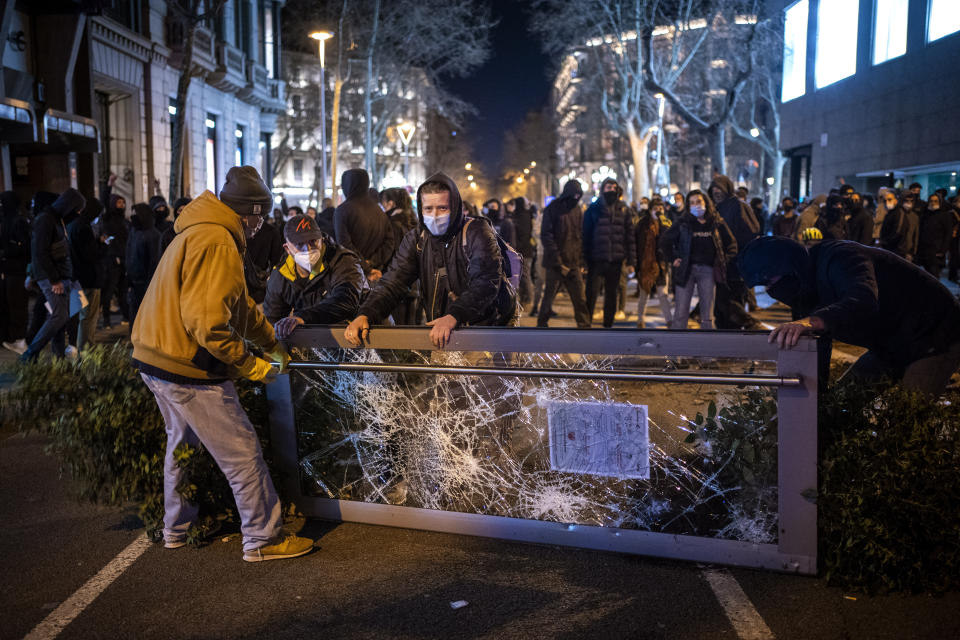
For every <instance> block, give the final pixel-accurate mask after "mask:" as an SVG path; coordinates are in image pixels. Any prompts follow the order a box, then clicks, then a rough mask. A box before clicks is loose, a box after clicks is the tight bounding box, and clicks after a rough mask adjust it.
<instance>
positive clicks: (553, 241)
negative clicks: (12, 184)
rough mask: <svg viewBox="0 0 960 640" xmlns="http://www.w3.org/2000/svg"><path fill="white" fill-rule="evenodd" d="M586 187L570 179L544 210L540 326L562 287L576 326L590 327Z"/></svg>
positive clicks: (538, 322)
mask: <svg viewBox="0 0 960 640" xmlns="http://www.w3.org/2000/svg"><path fill="white" fill-rule="evenodd" d="M582 197H583V189H582V188H581V186H580V182H579V181H578V180H568V181H567V182H566V183H565V184H564V185H563V191H562V192H561V193H560V197H558V198H557V199H556V200H554V201H553V202H551V203H550V204H548V205H547V207H546V208H545V209H544V210H543V222H542V223H541V226H540V242H541V244H542V245H543V267H544V270H545V271H546V274H545V275H546V277H545V278H544V280H545V283H544V289H543V299H542V300H541V301H540V309H539V314H538V315H537V326H538V327H546V326H548V324H547V323H548V322H549V320H550V316H551V315H552V312H553V300H554V297H555V296H556V295H557V291H558V290H559V288H560V286H561V285H563V286H564V288H565V289H566V290H567V292H568V293H569V294H570V302H571V303H572V304H573V315H574V319H575V320H576V323H577V327H579V328H581V329H588V328H590V322H591V318H590V314H589V313H588V312H587V300H586V292H585V291H584V286H583V277H582V275H581V269H582V268H583V211H582V209H581V208H580V199H581V198H582Z"/></svg>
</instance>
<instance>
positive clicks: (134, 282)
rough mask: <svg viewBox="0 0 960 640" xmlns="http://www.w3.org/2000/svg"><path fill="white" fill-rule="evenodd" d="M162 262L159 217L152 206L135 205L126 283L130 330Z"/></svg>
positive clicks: (127, 255)
mask: <svg viewBox="0 0 960 640" xmlns="http://www.w3.org/2000/svg"><path fill="white" fill-rule="evenodd" d="M159 263H160V232H159V231H157V228H156V215H155V214H154V211H153V209H151V208H150V205H148V204H144V203H142V202H141V203H138V204H135V205H133V217H132V218H131V219H130V236H129V237H128V238H127V250H126V270H127V282H128V283H129V285H130V288H129V289H128V292H127V308H128V309H129V310H130V326H131V327H133V321H134V320H135V319H136V317H137V311H139V310H140V303H141V302H143V296H144V295H146V293H147V287H148V286H150V280H151V279H152V278H153V272H154V271H156V270H157V264H159Z"/></svg>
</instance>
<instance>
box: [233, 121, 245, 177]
mask: <svg viewBox="0 0 960 640" xmlns="http://www.w3.org/2000/svg"><path fill="white" fill-rule="evenodd" d="M234 135H235V136H236V138H237V148H236V150H235V151H234V153H233V166H235V167H242V166H243V165H244V164H245V162H244V159H245V158H244V154H243V127H241V126H240V125H237V131H236V133H235V134H234Z"/></svg>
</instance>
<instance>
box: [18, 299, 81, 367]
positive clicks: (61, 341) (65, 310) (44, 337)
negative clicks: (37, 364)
mask: <svg viewBox="0 0 960 640" xmlns="http://www.w3.org/2000/svg"><path fill="white" fill-rule="evenodd" d="M37 284H38V285H39V286H40V290H41V291H43V299H38V300H37V304H39V305H44V302H47V303H49V304H50V309H49V310H48V311H49V313H48V314H47V319H46V320H45V321H44V323H43V325H42V326H41V327H40V330H39V331H37V334H36V335H35V336H34V337H33V340H32V341H31V342H30V346H29V347H27V351H26V353H24V354H23V356H21V358H22V359H23V360H30V359H33V358H36V357H37V354H39V353H40V352H41V351H43V348H44V347H45V346H47V343H49V342H51V341H52V342H53V353H54V355H57V356H60V357H63V355H64V352H65V350H66V348H67V341H66V331H65V327H66V324H67V320H69V319H70V288H71V286H73V283H71V282H70V281H68V280H64V281H63V289H64V292H63V293H61V294H57V293H54V292H53V286H52V284H51V283H50V281H49V280H41V281H39V282H38V283H37ZM44 306H45V305H44Z"/></svg>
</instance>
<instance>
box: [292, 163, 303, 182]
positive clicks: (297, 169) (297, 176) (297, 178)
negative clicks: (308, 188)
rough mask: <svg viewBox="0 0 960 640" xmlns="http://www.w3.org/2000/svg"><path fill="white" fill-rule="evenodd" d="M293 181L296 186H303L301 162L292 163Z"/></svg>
mask: <svg viewBox="0 0 960 640" xmlns="http://www.w3.org/2000/svg"><path fill="white" fill-rule="evenodd" d="M293 181H294V182H295V183H296V184H297V185H299V186H303V160H294V161H293Z"/></svg>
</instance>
